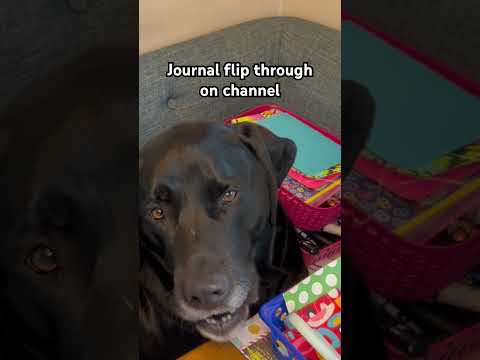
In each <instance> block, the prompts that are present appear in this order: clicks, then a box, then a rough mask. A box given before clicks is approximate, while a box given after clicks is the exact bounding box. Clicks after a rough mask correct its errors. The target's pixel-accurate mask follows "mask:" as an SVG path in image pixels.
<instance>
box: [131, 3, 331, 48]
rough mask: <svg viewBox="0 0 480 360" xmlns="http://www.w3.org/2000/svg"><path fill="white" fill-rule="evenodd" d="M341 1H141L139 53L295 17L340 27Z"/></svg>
mask: <svg viewBox="0 0 480 360" xmlns="http://www.w3.org/2000/svg"><path fill="white" fill-rule="evenodd" d="M340 3H341V0H140V1H139V11H140V53H144V52H148V51H152V50H155V49H159V48H161V47H164V46H167V45H171V44H175V43H177V42H181V41H185V40H189V39H192V38H194V37H197V36H199V35H203V34H207V33H209V32H212V31H215V30H220V29H223V28H225V27H228V26H231V25H235V24H240V23H242V22H245V21H248V20H253V19H259V18H263V17H269V16H296V17H300V18H304V19H307V20H311V21H316V22H319V23H321V24H323V25H326V26H329V27H333V28H336V29H339V28H340Z"/></svg>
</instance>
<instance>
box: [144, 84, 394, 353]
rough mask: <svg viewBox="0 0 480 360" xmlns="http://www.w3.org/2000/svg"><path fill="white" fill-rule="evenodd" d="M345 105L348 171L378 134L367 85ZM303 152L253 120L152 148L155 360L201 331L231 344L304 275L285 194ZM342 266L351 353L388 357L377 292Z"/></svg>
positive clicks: (348, 95)
mask: <svg viewBox="0 0 480 360" xmlns="http://www.w3.org/2000/svg"><path fill="white" fill-rule="evenodd" d="M342 101H344V104H343V105H342V118H343V119H344V122H346V123H345V124H344V125H343V124H342V125H343V134H342V137H343V150H342V154H343V157H344V164H342V165H343V166H342V167H343V174H342V177H345V176H346V175H347V174H348V173H349V172H350V170H351V168H352V166H353V163H354V161H355V159H356V157H357V156H358V153H359V152H360V150H361V149H362V148H363V146H364V145H365V142H366V140H367V138H368V134H369V130H370V128H371V125H372V120H373V114H374V108H375V106H374V103H373V100H372V98H371V96H370V95H369V93H368V91H367V90H366V89H365V88H363V87H362V86H360V85H359V84H356V83H353V82H348V81H345V82H342ZM295 153H296V150H295V146H294V144H293V143H292V142H291V141H290V140H288V139H283V138H279V137H277V136H275V135H273V134H272V133H270V132H269V131H268V130H266V129H264V128H261V127H259V126H256V125H253V124H247V125H242V126H238V127H229V126H224V125H221V124H215V123H192V124H183V125H178V126H175V127H173V128H170V129H169V130H167V131H166V132H164V133H162V134H161V135H160V136H158V137H156V138H154V139H153V140H151V141H150V142H149V143H148V144H147V145H146V146H145V147H144V148H143V150H142V152H141V157H140V196H141V198H140V224H141V225H140V229H141V231H142V235H143V238H142V239H141V245H142V256H143V262H142V270H141V280H140V287H141V289H140V319H141V323H142V327H143V333H142V334H141V339H140V343H141V353H142V357H143V358H145V359H155V358H156V357H158V354H162V358H165V359H173V358H176V357H177V356H178V355H180V354H182V353H184V352H185V351H187V350H190V349H192V348H193V347H194V346H196V345H198V344H199V343H200V342H201V341H202V340H201V336H200V335H203V337H205V338H208V339H212V340H216V341H226V340H228V339H229V338H230V336H231V334H232V331H234V330H235V329H236V328H237V327H238V326H239V325H240V324H241V323H242V321H243V320H245V319H246V318H247V317H248V315H249V314H252V313H253V312H254V311H255V310H256V309H258V304H261V303H264V302H265V301H266V300H268V299H269V298H270V297H271V296H273V295H276V294H278V293H280V292H281V291H282V290H285V289H286V288H287V287H288V286H290V285H292V284H293V282H295V280H297V279H298V277H302V276H304V274H303V271H302V270H303V268H302V263H301V258H300V256H299V253H298V245H297V243H296V241H295V236H294V234H292V225H291V224H290V223H289V222H288V220H286V219H285V216H284V215H283V214H282V212H281V208H279V207H278V205H277V198H276V190H277V187H278V186H279V184H280V183H281V182H282V180H283V179H284V177H285V176H286V174H287V172H288V170H289V168H290V167H291V165H292V164H293V160H294V158H295ZM276 213H278V214H279V215H281V216H282V224H285V225H284V228H283V229H282V230H283V231H279V230H280V229H279V227H278V226H276V219H277V215H276ZM277 222H278V221H277ZM288 234H290V236H288ZM342 264H343V266H342V273H343V274H344V278H345V279H344V280H345V281H344V282H343V283H344V286H343V289H342V297H343V302H344V304H346V305H345V306H344V312H345V313H346V314H345V315H346V316H345V318H346V320H347V323H346V324H345V326H343V328H344V331H343V333H344V336H343V337H344V345H343V347H342V348H343V351H342V353H343V356H344V358H345V359H357V358H362V357H365V356H368V357H370V358H375V359H384V358H385V349H384V346H383V341H382V338H381V335H380V332H379V329H378V326H377V323H376V315H375V310H374V307H373V305H372V302H371V299H370V294H369V291H368V289H367V288H366V287H365V285H364V284H363V281H362V279H361V276H360V275H359V273H358V272H357V271H356V269H354V267H353V266H352V264H351V262H350V261H349V257H348V254H343V263H342ZM267 285H271V286H270V287H268V286H267ZM249 310H250V311H249Z"/></svg>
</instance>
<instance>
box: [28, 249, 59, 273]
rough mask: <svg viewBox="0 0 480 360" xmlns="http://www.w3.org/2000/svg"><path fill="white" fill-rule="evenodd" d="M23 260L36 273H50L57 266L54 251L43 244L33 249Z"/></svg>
mask: <svg viewBox="0 0 480 360" xmlns="http://www.w3.org/2000/svg"><path fill="white" fill-rule="evenodd" d="M25 262H26V264H27V265H28V266H29V267H30V268H31V269H32V270H33V271H35V272H36V273H38V274H46V273H50V272H52V271H54V270H56V269H57V268H58V263H57V256H56V255H55V251H54V250H52V249H51V248H49V247H48V246H44V245H41V246H39V247H37V248H36V249H35V250H33V251H32V253H31V254H30V255H29V256H28V257H27V258H26V260H25Z"/></svg>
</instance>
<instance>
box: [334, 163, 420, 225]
mask: <svg viewBox="0 0 480 360" xmlns="http://www.w3.org/2000/svg"><path fill="white" fill-rule="evenodd" d="M342 190H343V196H344V198H345V199H347V200H348V201H350V202H351V203H352V204H353V205H354V206H355V207H357V208H358V209H359V210H362V211H363V212H364V213H365V214H368V215H370V216H371V217H373V218H374V219H375V220H376V221H377V222H378V223H380V224H381V225H383V226H385V227H386V228H388V229H395V228H397V227H399V226H401V225H403V224H404V223H406V222H407V221H409V220H410V219H412V218H413V217H414V216H415V215H416V214H417V213H418V211H419V209H418V206H417V205H415V203H412V202H408V201H406V200H403V199H401V198H399V197H396V196H395V195H393V194H392V193H390V192H389V191H388V190H386V189H385V188H383V187H382V186H381V185H379V184H378V183H377V182H375V181H373V180H371V179H369V178H368V177H366V176H363V175H361V174H360V173H358V172H356V171H352V172H351V174H350V175H349V176H348V177H347V179H346V180H345V181H344V183H343V188H342Z"/></svg>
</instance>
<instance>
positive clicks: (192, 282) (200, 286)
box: [183, 258, 231, 309]
mask: <svg viewBox="0 0 480 360" xmlns="http://www.w3.org/2000/svg"><path fill="white" fill-rule="evenodd" d="M194 260H196V261H192V262H190V266H189V271H188V272H187V274H188V275H186V278H185V280H184V289H183V293H184V296H185V300H186V301H187V303H188V304H189V305H190V306H194V307H200V308H206V309H208V308H214V307H217V306H220V305H223V304H224V302H225V300H226V299H227V297H228V296H229V294H230V291H231V284H230V281H229V278H228V276H227V274H225V272H224V271H223V272H222V269H220V267H219V266H218V265H216V264H214V263H212V262H210V261H207V259H205V258H196V259H194Z"/></svg>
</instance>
